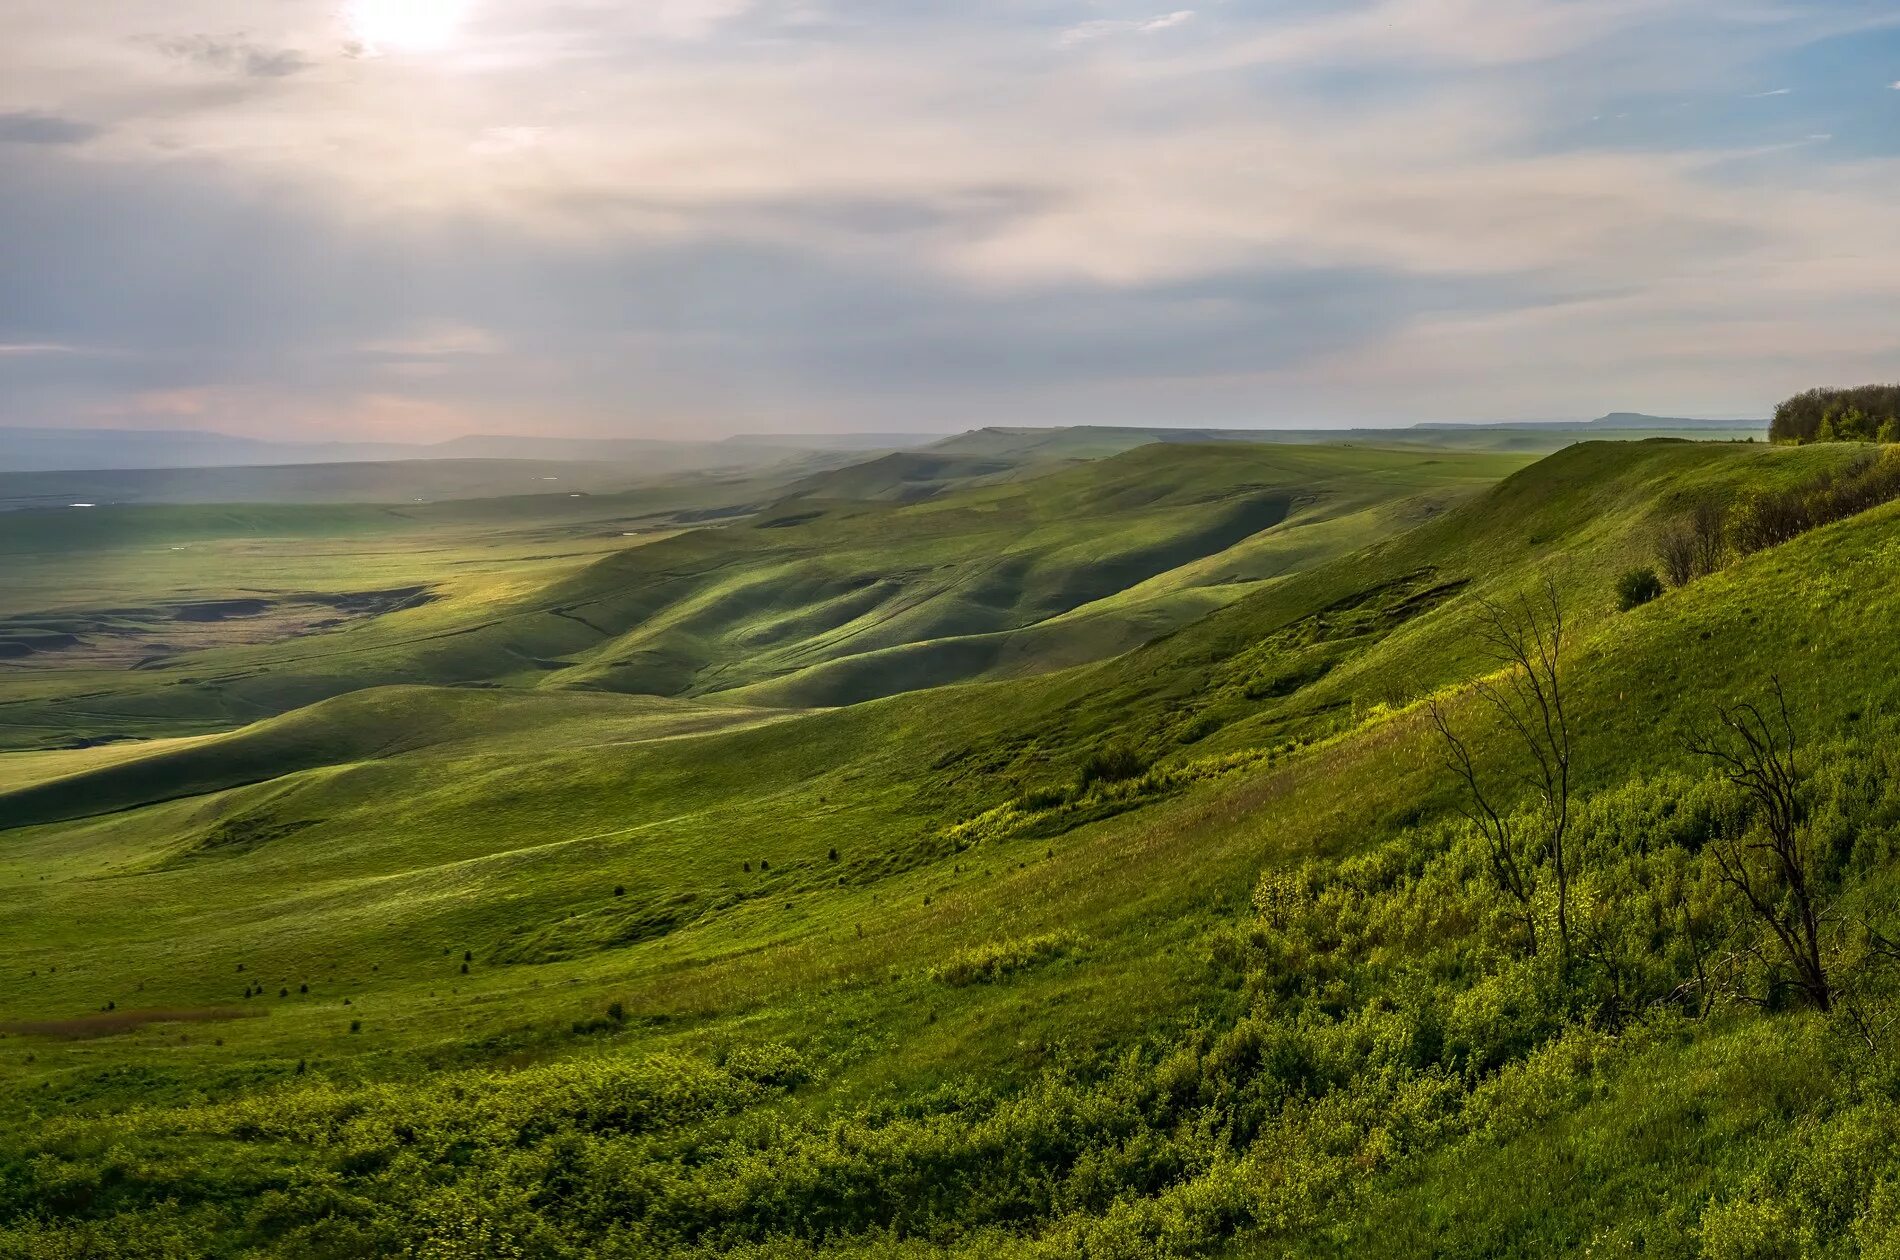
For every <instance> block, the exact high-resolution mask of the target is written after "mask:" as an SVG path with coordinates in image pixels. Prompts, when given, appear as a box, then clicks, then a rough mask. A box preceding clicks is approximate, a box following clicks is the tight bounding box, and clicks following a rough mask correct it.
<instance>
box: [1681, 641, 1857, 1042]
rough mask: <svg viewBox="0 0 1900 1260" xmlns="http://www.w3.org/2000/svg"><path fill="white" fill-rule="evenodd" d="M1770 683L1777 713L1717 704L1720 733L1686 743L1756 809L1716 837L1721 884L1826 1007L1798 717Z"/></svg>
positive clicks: (1830, 1000) (1830, 994)
mask: <svg viewBox="0 0 1900 1260" xmlns="http://www.w3.org/2000/svg"><path fill="white" fill-rule="evenodd" d="M1771 682H1772V686H1773V691H1774V697H1775V713H1774V715H1773V716H1772V717H1771V716H1769V715H1768V714H1765V713H1763V712H1762V710H1761V708H1760V707H1759V706H1757V705H1756V704H1754V703H1752V702H1749V703H1744V704H1740V705H1737V706H1735V707H1733V708H1721V709H1718V710H1717V711H1716V716H1717V720H1718V721H1719V723H1720V725H1721V727H1722V728H1723V729H1722V731H1720V732H1718V733H1717V734H1714V735H1698V736H1695V737H1693V738H1691V739H1690V741H1689V745H1688V746H1689V751H1690V752H1692V753H1695V754H1696V755H1697V756H1701V757H1707V758H1709V759H1710V760H1711V761H1713V762H1715V763H1716V765H1717V766H1718V767H1719V768H1720V771H1721V774H1722V776H1723V777H1724V778H1725V779H1727V780H1728V781H1729V782H1730V783H1732V784H1734V785H1735V786H1736V787H1739V788H1740V789H1741V790H1742V792H1743V793H1744V794H1745V795H1746V797H1747V798H1748V800H1749V802H1750V804H1751V805H1753V807H1754V810H1753V812H1754V815H1755V817H1754V818H1753V819H1752V820H1751V823H1750V825H1749V827H1748V829H1747V830H1746V831H1745V832H1744V833H1743V834H1742V835H1741V836H1736V835H1728V836H1722V837H1718V838H1717V840H1716V843H1715V844H1714V846H1713V848H1714V853H1715V860H1716V864H1717V866H1718V868H1719V869H1720V871H1721V876H1722V882H1723V883H1724V884H1726V885H1727V886H1728V887H1730V888H1732V889H1734V890H1735V891H1736V892H1737V893H1738V894H1740V896H1741V898H1742V900H1743V901H1745V902H1746V903H1747V904H1748V908H1749V909H1750V910H1751V911H1753V912H1754V915H1755V917H1756V918H1758V919H1760V920H1761V921H1762V923H1763V924H1765V925H1766V926H1767V927H1768V929H1769V931H1770V932H1771V933H1773V935H1774V937H1775V939H1776V940H1777V941H1778V942H1780V945H1781V949H1782V952H1783V953H1784V954H1785V955H1786V956H1787V961H1788V965H1789V966H1790V967H1791V968H1792V970H1793V971H1794V977H1795V979H1794V983H1795V985H1796V987H1798V988H1799V989H1800V990H1801V992H1802V994H1803V995H1804V996H1805V997H1806V998H1807V1000H1808V1001H1809V1002H1810V1003H1812V1004H1813V1005H1814V1006H1815V1007H1816V1008H1817V1009H1819V1010H1823V1011H1826V1010H1829V1009H1831V1008H1832V1007H1833V1005H1834V990H1833V986H1832V984H1831V983H1830V981H1829V979H1828V975H1827V968H1826V966H1825V964H1824V961H1823V958H1822V953H1821V918H1822V914H1821V911H1820V908H1819V907H1818V906H1817V904H1816V900H1815V889H1814V885H1815V875H1814V867H1813V854H1812V853H1811V852H1810V847H1811V846H1810V845H1809V843H1808V829H1807V820H1806V815H1805V813H1804V811H1803V808H1802V804H1801V782H1802V780H1801V769H1800V764H1799V762H1798V760H1797V757H1796V754H1797V751H1798V748H1797V741H1796V739H1795V732H1794V722H1793V720H1792V719H1791V718H1790V717H1789V716H1788V698H1787V696H1786V695H1785V694H1784V693H1783V692H1782V689H1781V680H1780V679H1779V678H1775V679H1772V680H1771Z"/></svg>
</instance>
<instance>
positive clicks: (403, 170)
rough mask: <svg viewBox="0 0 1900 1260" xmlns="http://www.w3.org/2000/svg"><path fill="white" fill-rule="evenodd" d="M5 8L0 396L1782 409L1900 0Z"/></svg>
mask: <svg viewBox="0 0 1900 1260" xmlns="http://www.w3.org/2000/svg"><path fill="white" fill-rule="evenodd" d="M1170 2H1171V3H1182V4H1192V5H1194V6H1195V7H1192V8H1180V9H1172V10H1171V9H1168V8H1165V7H1160V6H1142V5H1139V4H1124V3H1119V2H1116V0H1101V2H1091V0H1019V2H1017V3H1003V2H1001V0H959V2H956V3H935V4H921V3H916V2H915V0H83V3H82V2H79V0H0V33H3V34H4V39H0V424H54V425H69V424H70V425H95V426H96V425H109V426H127V427H130V426H137V427H169V428H190V427H202V428H219V429H225V430H230V431H242V432H250V433H267V434H268V433H283V434H294V435H296V436H309V435H350V436H357V435H376V436H389V437H411V438H413V437H432V436H448V435H452V434H455V433H460V432H466V431H498V430H512V431H518V432H533V431H539V432H548V433H557V432H574V433H628V434H636V433H645V434H653V433H669V434H689V433H706V434H720V433H726V432H732V431H762V430H771V429H823V430H836V429H866V428H869V429H880V430H892V429H906V428H910V429H916V428H922V429H954V428H961V427H967V426H971V425H977V424H986V423H998V424H1009V423H1018V424H1029V423H1058V422H1078V421H1100V422H1111V423H1112V422H1120V423H1130V422H1142V423H1179V424H1226V425H1260V424H1269V425H1345V424H1353V423H1392V422H1404V421H1409V420H1415V419H1480V418H1484V419H1503V418H1519V417H1563V416H1585V415H1590V414H1595V413H1597V412H1601V411H1604V410H1609V409H1613V408H1641V409H1646V410H1651V411H1663V412H1670V413H1683V414H1765V412H1766V410H1767V408H1768V407H1769V406H1770V405H1771V404H1772V403H1773V401H1774V400H1775V399H1776V398H1777V397H1779V396H1781V395H1782V394H1785V393H1788V392H1790V391H1793V390H1795V389H1798V388H1801V387H1804V386H1806V385H1809V384H1817V383H1824V382H1839V383H1847V382H1859V381H1864V380H1873V379H1893V378H1895V377H1900V6H1896V5H1895V3H1894V2H1893V0H1779V2H1777V0H1706V2H1705V0H1372V2H1370V3H1364V2H1355V0H1340V2H1321V0H1277V2H1271V3H1258V2H1251V0H1170Z"/></svg>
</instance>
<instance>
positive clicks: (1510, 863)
mask: <svg viewBox="0 0 1900 1260" xmlns="http://www.w3.org/2000/svg"><path fill="white" fill-rule="evenodd" d="M1425 708H1426V710H1427V711H1428V712H1429V713H1430V714H1431V717H1432V725H1433V726H1435V727H1436V728H1438V734H1439V737H1440V738H1441V739H1443V740H1444V742H1445V764H1446V766H1448V767H1449V768H1450V769H1451V770H1452V772H1453V773H1455V774H1456V775H1457V776H1458V777H1459V778H1460V779H1461V780H1462V781H1463V782H1464V785H1465V795H1466V797H1467V798H1468V800H1467V803H1466V804H1465V805H1463V806H1460V809H1459V812H1461V813H1462V814H1464V816H1465V817H1466V818H1467V819H1469V820H1470V822H1471V824H1472V825H1473V826H1474V827H1476V828H1477V829H1478V834H1479V835H1481V836H1483V837H1484V845H1485V851H1486V856H1488V857H1489V858H1490V860H1491V875H1492V877H1493V878H1494V879H1496V880H1497V881H1498V887H1500V888H1502V889H1503V890H1504V891H1505V893H1506V894H1507V895H1509V896H1510V898H1511V899H1512V900H1513V901H1515V902H1516V903H1517V915H1518V918H1519V920H1520V921H1521V922H1522V923H1523V924H1524V934H1525V936H1526V937H1527V938H1528V940H1529V942H1530V951H1531V953H1533V954H1535V953H1536V952H1537V909H1536V897H1537V883H1536V870H1535V867H1534V866H1533V865H1532V864H1531V861H1530V855H1529V854H1528V853H1527V852H1525V851H1524V849H1523V838H1522V837H1521V836H1519V835H1518V834H1517V832H1516V831H1515V829H1513V828H1512V826H1511V824H1510V821H1509V820H1508V819H1507V818H1505V816H1504V815H1503V814H1501V813H1499V812H1498V810H1497V808H1496V807H1495V806H1494V805H1492V803H1491V798H1490V797H1489V796H1488V795H1486V794H1485V790H1484V788H1483V786H1482V785H1480V783H1479V782H1478V770H1477V767H1476V765H1475V764H1474V763H1473V762H1472V759H1471V749H1470V748H1469V747H1468V746H1467V745H1466V744H1465V742H1464V740H1462V739H1460V738H1459V737H1458V734H1457V732H1456V731H1454V730H1452V728H1451V723H1450V721H1449V720H1447V719H1446V717H1445V709H1444V706H1443V705H1442V704H1440V703H1439V701H1438V699H1437V698H1436V697H1433V698H1432V699H1430V700H1427V701H1426V702H1425Z"/></svg>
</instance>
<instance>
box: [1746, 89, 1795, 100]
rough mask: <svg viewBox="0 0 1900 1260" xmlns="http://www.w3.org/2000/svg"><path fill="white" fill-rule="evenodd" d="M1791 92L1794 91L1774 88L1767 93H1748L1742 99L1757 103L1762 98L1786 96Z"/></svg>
mask: <svg viewBox="0 0 1900 1260" xmlns="http://www.w3.org/2000/svg"><path fill="white" fill-rule="evenodd" d="M1793 91H1794V89H1793V88H1774V89H1772V90H1770V91H1767V92H1750V93H1749V94H1748V95H1747V96H1746V97H1744V98H1743V99H1744V100H1750V101H1759V100H1761V99H1763V98H1764V97H1769V96H1788V95H1790V94H1792V93H1793Z"/></svg>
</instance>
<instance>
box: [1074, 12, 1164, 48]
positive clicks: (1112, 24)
mask: <svg viewBox="0 0 1900 1260" xmlns="http://www.w3.org/2000/svg"><path fill="white" fill-rule="evenodd" d="M1193 18H1194V10H1192V9H1176V10H1175V11H1174V12H1172V13H1163V14H1160V15H1158V16H1156V17H1150V18H1102V19H1097V20H1094V21H1089V22H1082V23H1078V24H1077V25H1075V26H1071V27H1069V28H1068V29H1067V30H1065V31H1063V32H1062V34H1061V36H1060V37H1058V39H1057V41H1056V42H1057V43H1058V44H1060V45H1061V46H1063V47H1065V48H1066V47H1074V46H1075V45H1077V44H1086V43H1089V42H1090V41H1092V40H1097V39H1106V38H1109V37H1111V36H1115V35H1149V34H1153V33H1154V32H1156V31H1165V30H1168V29H1170V28H1172V27H1176V26H1180V25H1183V24H1184V23H1186V22H1189V21H1192V20H1193Z"/></svg>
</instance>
